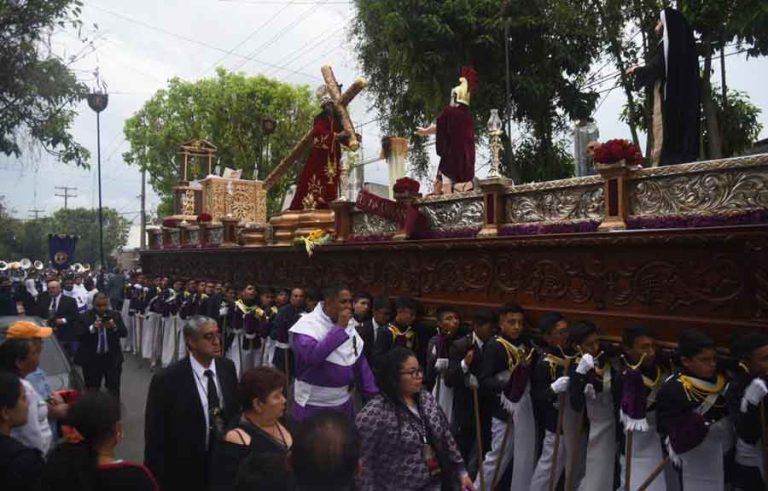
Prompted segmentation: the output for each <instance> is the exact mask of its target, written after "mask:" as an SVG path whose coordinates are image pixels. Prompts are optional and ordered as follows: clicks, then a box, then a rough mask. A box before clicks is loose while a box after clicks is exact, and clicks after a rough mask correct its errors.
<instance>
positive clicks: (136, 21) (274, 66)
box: [88, 3, 318, 80]
mask: <svg viewBox="0 0 768 491" xmlns="http://www.w3.org/2000/svg"><path fill="white" fill-rule="evenodd" d="M88 5H89V6H90V7H92V8H94V9H96V10H100V11H102V12H105V13H107V14H110V15H113V16H115V17H118V18H120V19H123V20H126V21H128V22H132V23H134V24H136V25H139V26H142V27H145V28H147V29H151V30H153V31H157V32H161V33H163V34H165V35H167V36H171V37H175V38H177V39H181V40H183V41H186V42H188V43H191V44H196V45H198V46H203V47H205V48H208V49H211V50H214V51H218V52H220V53H226V54H230V53H229V51H228V50H227V49H224V48H220V47H218V46H214V45H212V44H208V43H205V42H202V41H199V40H197V39H193V38H190V37H187V36H184V35H181V34H177V33H175V32H172V31H169V30H167V29H163V28H162V27H157V26H153V25H152V24H148V23H146V22H143V21H140V20H137V19H134V18H133V17H130V16H127V15H124V14H121V13H118V12H113V11H111V10H108V9H105V8H103V7H99V6H96V5H93V4H92V3H89V4H88ZM231 54H232V56H236V57H237V58H240V59H243V60H247V61H253V62H255V63H258V64H260V65H264V66H267V67H271V68H276V69H278V70H282V71H285V72H288V73H294V74H296V75H302V76H304V77H309V78H311V79H312V80H317V78H318V77H317V76H316V75H312V74H311V73H307V72H300V71H298V70H293V69H290V68H286V67H284V66H281V65H277V64H274V63H269V62H267V61H263V60H259V59H256V58H254V57H252V56H244V55H241V54H239V53H231Z"/></svg>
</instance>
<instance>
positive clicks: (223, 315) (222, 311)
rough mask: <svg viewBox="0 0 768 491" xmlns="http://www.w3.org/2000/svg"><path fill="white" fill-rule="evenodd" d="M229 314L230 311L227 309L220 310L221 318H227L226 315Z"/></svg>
mask: <svg viewBox="0 0 768 491" xmlns="http://www.w3.org/2000/svg"><path fill="white" fill-rule="evenodd" d="M228 313H229V309H228V308H227V307H222V308H220V309H219V316H221V317H226V315H227V314H228Z"/></svg>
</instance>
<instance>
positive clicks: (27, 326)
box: [5, 321, 53, 339]
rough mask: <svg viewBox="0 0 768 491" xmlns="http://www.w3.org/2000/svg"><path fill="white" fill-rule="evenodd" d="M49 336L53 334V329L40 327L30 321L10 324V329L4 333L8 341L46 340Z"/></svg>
mask: <svg viewBox="0 0 768 491" xmlns="http://www.w3.org/2000/svg"><path fill="white" fill-rule="evenodd" d="M51 334H53V329H51V328H50V327H41V326H38V325H37V324H35V323H34V322H30V321H17V322H14V323H13V324H11V327H9V328H8V331H6V333H5V337H6V338H8V339H13V338H17V339H18V338H47V337H48V336H50V335H51Z"/></svg>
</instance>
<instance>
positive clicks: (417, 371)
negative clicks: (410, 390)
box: [400, 368, 424, 378]
mask: <svg viewBox="0 0 768 491" xmlns="http://www.w3.org/2000/svg"><path fill="white" fill-rule="evenodd" d="M400 375H410V376H411V378H422V377H423V376H424V370H422V369H421V368H416V369H414V370H406V371H403V372H400Z"/></svg>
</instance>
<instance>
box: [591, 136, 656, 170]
mask: <svg viewBox="0 0 768 491" xmlns="http://www.w3.org/2000/svg"><path fill="white" fill-rule="evenodd" d="M594 160H595V162H597V163H599V164H615V163H617V162H621V161H622V160H623V161H625V162H626V163H627V164H628V165H640V166H642V165H643V160H644V159H643V153H642V152H641V151H640V147H638V146H637V145H635V144H634V143H632V142H630V141H628V140H619V139H617V140H608V141H607V142H605V143H602V144H600V145H598V146H596V147H595V148H594Z"/></svg>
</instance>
